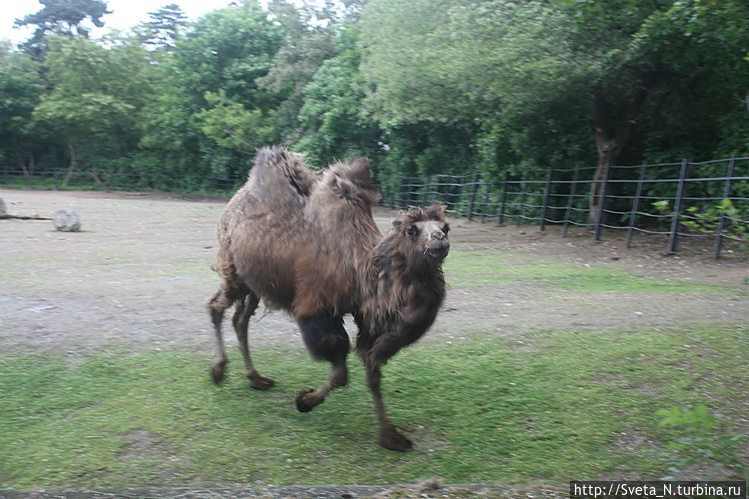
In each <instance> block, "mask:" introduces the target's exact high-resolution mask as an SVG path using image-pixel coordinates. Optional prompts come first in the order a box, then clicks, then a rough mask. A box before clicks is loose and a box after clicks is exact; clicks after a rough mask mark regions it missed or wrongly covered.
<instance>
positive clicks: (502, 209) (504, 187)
mask: <svg viewBox="0 0 749 499" xmlns="http://www.w3.org/2000/svg"><path fill="white" fill-rule="evenodd" d="M509 183H510V172H505V180H504V182H502V197H501V198H500V200H499V214H497V224H498V225H502V224H503V223H504V221H505V203H506V202H507V184H509Z"/></svg>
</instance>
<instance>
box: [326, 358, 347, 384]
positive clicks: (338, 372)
mask: <svg viewBox="0 0 749 499" xmlns="http://www.w3.org/2000/svg"><path fill="white" fill-rule="evenodd" d="M329 383H330V387H331V388H338V387H341V386H346V384H347V383H348V368H347V367H346V364H345V363H343V364H341V365H334V366H333V368H332V369H331V370H330V381H329Z"/></svg>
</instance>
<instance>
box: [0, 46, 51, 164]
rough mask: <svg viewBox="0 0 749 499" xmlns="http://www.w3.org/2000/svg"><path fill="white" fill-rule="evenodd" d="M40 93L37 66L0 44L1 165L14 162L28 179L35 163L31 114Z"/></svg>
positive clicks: (42, 88)
mask: <svg viewBox="0 0 749 499" xmlns="http://www.w3.org/2000/svg"><path fill="white" fill-rule="evenodd" d="M43 91H44V85H43V83H42V80H41V78H40V76H39V64H38V63H37V62H35V61H34V60H32V59H31V58H30V57H29V56H27V55H26V54H23V53H20V52H14V51H11V49H10V44H9V43H8V42H6V41H0V95H1V96H2V98H0V162H4V163H6V164H7V162H10V161H11V160H13V161H17V162H18V163H19V164H20V165H21V167H22V169H23V170H24V172H26V174H27V175H29V174H31V173H32V172H33V170H34V164H35V161H36V155H35V152H36V149H37V148H36V147H35V145H34V144H35V143H36V142H37V141H35V140H34V138H35V129H34V122H33V111H34V108H35V107H36V105H37V104H38V103H39V99H40V96H41V95H42V92H43Z"/></svg>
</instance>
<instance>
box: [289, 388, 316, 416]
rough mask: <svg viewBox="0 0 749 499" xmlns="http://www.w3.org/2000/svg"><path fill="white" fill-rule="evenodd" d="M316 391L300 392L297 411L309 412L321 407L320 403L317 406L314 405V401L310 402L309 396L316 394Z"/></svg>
mask: <svg viewBox="0 0 749 499" xmlns="http://www.w3.org/2000/svg"><path fill="white" fill-rule="evenodd" d="M314 391H315V390H302V391H301V392H299V393H298V394H297V396H296V400H295V402H296V409H297V410H298V411H299V412H309V411H311V410H312V409H314V408H315V407H316V406H318V405H320V403H319V402H318V403H317V404H315V403H313V402H314V401H312V400H309V397H308V395H309V394H310V393H314Z"/></svg>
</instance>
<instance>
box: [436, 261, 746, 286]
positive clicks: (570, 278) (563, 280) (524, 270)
mask: <svg viewBox="0 0 749 499" xmlns="http://www.w3.org/2000/svg"><path fill="white" fill-rule="evenodd" d="M444 268H445V274H446V276H447V281H448V282H449V283H450V285H451V286H455V287H481V286H491V285H501V284H512V285H517V284H518V283H522V284H526V283H533V284H534V285H537V286H538V287H539V288H540V289H545V290H547V291H549V292H555V291H560V290H564V291H574V292H579V293H607V292H610V293H615V292H622V293H731V294H735V293H736V291H735V290H733V289H729V288H727V287H722V286H717V285H713V284H705V283H698V282H691V281H687V280H676V279H654V278H647V277H642V276H638V275H635V274H633V273H631V272H628V271H626V270H622V269H618V268H612V267H591V266H582V265H581V266H580V267H577V268H575V267H570V266H569V265H560V264H555V263H554V262H552V261H543V260H540V261H535V260H527V259H524V258H522V257H519V256H518V255H507V254H496V253H482V252H455V253H451V254H450V256H449V257H448V258H447V260H446V261H445V266H444Z"/></svg>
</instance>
